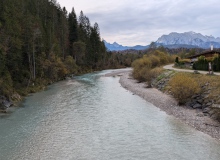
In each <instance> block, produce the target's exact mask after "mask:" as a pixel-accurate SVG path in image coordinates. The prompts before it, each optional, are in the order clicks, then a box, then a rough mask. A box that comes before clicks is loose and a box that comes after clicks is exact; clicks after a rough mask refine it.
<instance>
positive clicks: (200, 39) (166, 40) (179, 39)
mask: <svg viewBox="0 0 220 160" xmlns="http://www.w3.org/2000/svg"><path fill="white" fill-rule="evenodd" d="M156 42H157V43H159V44H162V45H164V46H169V45H190V46H195V47H199V48H209V47H210V45H214V47H215V48H220V38H219V37H218V38H215V37H213V36H204V35H202V34H201V33H195V32H185V33H176V32H172V33H170V34H168V35H163V36H161V37H160V38H158V40H157V41H156Z"/></svg>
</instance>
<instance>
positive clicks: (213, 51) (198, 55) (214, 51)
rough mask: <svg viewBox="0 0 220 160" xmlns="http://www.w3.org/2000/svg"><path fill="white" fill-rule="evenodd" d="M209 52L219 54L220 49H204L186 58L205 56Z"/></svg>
mask: <svg viewBox="0 0 220 160" xmlns="http://www.w3.org/2000/svg"><path fill="white" fill-rule="evenodd" d="M209 54H220V51H216V50H211V51H210V50H208V51H204V52H202V53H200V54H196V55H193V56H189V57H188V58H189V59H192V58H197V57H200V56H205V55H209Z"/></svg>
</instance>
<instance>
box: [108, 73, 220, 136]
mask: <svg viewBox="0 0 220 160" xmlns="http://www.w3.org/2000/svg"><path fill="white" fill-rule="evenodd" d="M119 74H120V75H119ZM130 74H131V71H126V72H124V73H122V72H120V73H117V72H115V73H111V74H108V75H106V76H116V75H119V76H120V77H121V78H120V81H119V82H120V83H121V85H122V87H124V88H126V89H127V90H129V91H131V92H133V93H134V94H136V95H138V96H140V97H142V98H144V99H145V100H146V101H148V102H150V103H152V104H153V105H155V106H156V107H158V108H160V109H161V110H163V111H165V112H166V113H167V114H169V115H172V116H174V117H176V118H177V119H179V120H181V121H182V122H184V123H186V124H188V125H189V126H192V127H194V128H195V129H197V130H199V131H202V132H204V133H206V134H208V135H210V136H211V137H213V138H216V139H218V140H220V124H219V123H218V122H216V121H214V120H212V119H211V118H209V117H207V116H204V115H203V114H202V112H201V110H195V109H192V108H188V107H186V106H181V107H180V106H178V105H177V102H176V100H175V99H174V98H172V97H171V96H170V95H167V94H164V93H162V92H161V91H159V90H157V89H155V88H146V85H145V83H137V81H136V80H134V79H133V78H132V77H131V76H130Z"/></svg>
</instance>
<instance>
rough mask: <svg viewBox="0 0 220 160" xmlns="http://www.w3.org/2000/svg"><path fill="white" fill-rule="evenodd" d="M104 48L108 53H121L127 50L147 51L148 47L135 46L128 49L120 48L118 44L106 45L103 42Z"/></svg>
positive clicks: (125, 47) (106, 43)
mask: <svg viewBox="0 0 220 160" xmlns="http://www.w3.org/2000/svg"><path fill="white" fill-rule="evenodd" d="M104 43H105V46H106V48H107V49H108V50H109V51H123V50H128V49H134V50H144V49H147V48H148V47H149V45H147V46H141V45H136V46H132V47H128V46H122V45H120V44H118V43H117V42H114V43H112V44H111V43H108V42H106V41H105V40H104Z"/></svg>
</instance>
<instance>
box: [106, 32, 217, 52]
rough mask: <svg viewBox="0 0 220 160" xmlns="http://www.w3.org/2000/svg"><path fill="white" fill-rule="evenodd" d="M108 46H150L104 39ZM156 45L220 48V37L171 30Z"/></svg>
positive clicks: (113, 47) (122, 48) (117, 48)
mask: <svg viewBox="0 0 220 160" xmlns="http://www.w3.org/2000/svg"><path fill="white" fill-rule="evenodd" d="M104 43H105V46H106V48H107V49H108V50H109V51H122V50H128V49H134V50H144V49H147V48H149V45H146V46H141V45H136V46H133V47H128V46H123V45H120V44H118V43H117V42H114V43H113V44H111V43H108V42H106V41H104ZM155 43H156V46H164V47H166V48H203V49H207V48H210V46H211V45H213V46H214V48H220V38H219V37H217V38H215V37H213V36H204V35H202V34H201V33H196V32H192V31H190V32H184V33H177V32H171V33H170V34H168V35H162V36H161V37H159V38H158V40H157V41H156V42H155Z"/></svg>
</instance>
